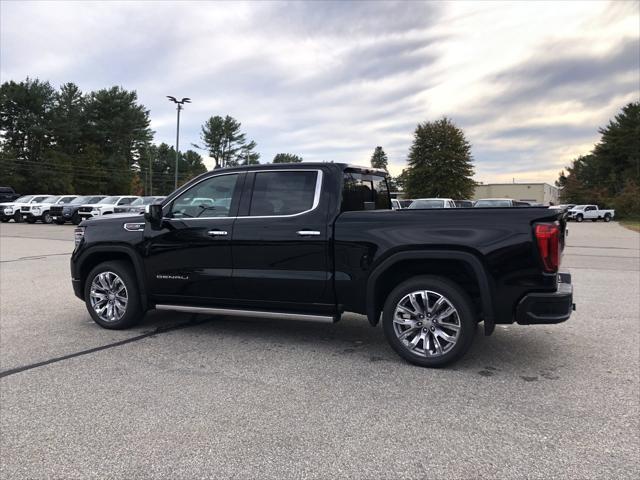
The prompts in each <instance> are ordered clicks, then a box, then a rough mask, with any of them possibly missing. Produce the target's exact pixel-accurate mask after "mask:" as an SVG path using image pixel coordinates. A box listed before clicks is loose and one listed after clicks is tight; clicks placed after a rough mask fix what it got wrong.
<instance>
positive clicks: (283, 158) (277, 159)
mask: <svg viewBox="0 0 640 480" xmlns="http://www.w3.org/2000/svg"><path fill="white" fill-rule="evenodd" d="M301 162H302V157H300V156H298V155H294V154H293V153H276V155H275V156H274V157H273V163H301Z"/></svg>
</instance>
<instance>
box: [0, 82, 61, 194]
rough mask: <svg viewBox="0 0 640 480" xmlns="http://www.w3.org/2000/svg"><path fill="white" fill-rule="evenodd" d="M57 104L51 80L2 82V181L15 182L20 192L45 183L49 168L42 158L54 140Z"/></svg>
mask: <svg viewBox="0 0 640 480" xmlns="http://www.w3.org/2000/svg"><path fill="white" fill-rule="evenodd" d="M54 105H55V90H54V89H53V87H51V85H50V84H49V82H41V81H40V80H38V79H35V80H32V79H30V78H27V79H26V80H24V81H22V82H20V83H16V82H14V81H9V82H5V83H3V84H2V86H0V135H1V140H0V147H1V150H2V154H3V155H2V156H3V158H4V159H5V161H6V162H3V164H5V165H6V166H7V167H8V170H4V171H2V172H0V175H1V177H0V178H2V181H3V183H5V182H7V183H8V182H12V183H13V185H12V186H13V187H14V188H15V189H17V190H19V191H21V192H30V191H35V190H37V189H39V188H43V187H44V186H45V185H43V179H44V178H45V177H46V175H47V173H48V172H49V171H50V170H47V168H46V167H45V165H43V160H44V156H45V153H46V151H47V150H48V149H50V148H51V145H52V142H53V138H52V132H51V126H52V117H53V109H54ZM5 178H6V179H7V180H5Z"/></svg>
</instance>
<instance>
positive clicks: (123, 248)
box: [71, 244, 148, 310]
mask: <svg viewBox="0 0 640 480" xmlns="http://www.w3.org/2000/svg"><path fill="white" fill-rule="evenodd" d="M113 253H117V254H120V255H122V254H124V255H126V256H127V257H128V258H129V260H130V261H131V264H132V265H133V269H134V271H135V272H136V277H137V279H138V290H139V292H140V301H141V302H142V307H143V309H145V310H146V309H147V306H148V300H147V288H146V276H145V271H144V262H143V261H142V257H141V256H140V254H139V253H138V252H137V251H136V250H135V248H133V246H131V245H127V244H116V245H114V244H110V245H95V246H89V247H87V248H85V249H82V250H80V251H75V252H73V254H72V255H71V267H72V271H71V275H72V277H73V278H74V279H80V278H81V277H80V272H82V271H83V269H84V268H83V267H84V265H86V263H87V262H89V261H91V260H92V259H94V258H95V257H96V256H100V257H101V258H104V260H103V261H107V260H108V255H109V254H113Z"/></svg>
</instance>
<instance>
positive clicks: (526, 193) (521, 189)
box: [473, 183, 560, 205]
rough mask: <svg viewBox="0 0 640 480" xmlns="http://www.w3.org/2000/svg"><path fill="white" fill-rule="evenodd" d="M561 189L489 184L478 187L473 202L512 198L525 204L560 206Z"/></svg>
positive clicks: (532, 185) (525, 184) (538, 185)
mask: <svg viewBox="0 0 640 480" xmlns="http://www.w3.org/2000/svg"><path fill="white" fill-rule="evenodd" d="M559 197H560V189H559V188H558V187H556V186H554V185H549V184H548V183H487V184H480V185H478V186H476V190H475V193H474V195H473V200H478V199H480V198H512V199H514V200H523V201H525V202H536V203H543V204H545V205H549V204H551V203H553V204H554V205H558V203H560V201H559Z"/></svg>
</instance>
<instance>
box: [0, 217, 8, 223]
mask: <svg viewBox="0 0 640 480" xmlns="http://www.w3.org/2000/svg"><path fill="white" fill-rule="evenodd" d="M8 221H9V218H7V217H2V218H0V222H2V223H7V222H8Z"/></svg>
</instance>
